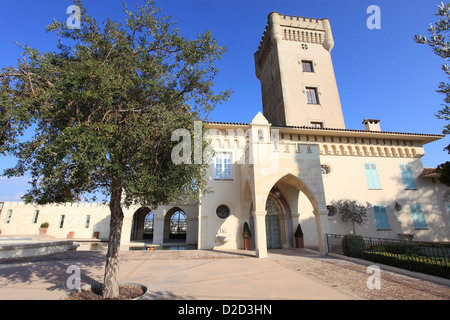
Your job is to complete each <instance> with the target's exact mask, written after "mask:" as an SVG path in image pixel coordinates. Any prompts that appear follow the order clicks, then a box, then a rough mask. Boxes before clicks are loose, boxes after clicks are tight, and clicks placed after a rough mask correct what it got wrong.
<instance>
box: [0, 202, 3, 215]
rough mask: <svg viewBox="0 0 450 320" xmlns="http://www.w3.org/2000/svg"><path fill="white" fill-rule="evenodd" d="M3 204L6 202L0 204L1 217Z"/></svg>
mask: <svg viewBox="0 0 450 320" xmlns="http://www.w3.org/2000/svg"><path fill="white" fill-rule="evenodd" d="M3 204H4V202H0V216H1V215H2V209H3Z"/></svg>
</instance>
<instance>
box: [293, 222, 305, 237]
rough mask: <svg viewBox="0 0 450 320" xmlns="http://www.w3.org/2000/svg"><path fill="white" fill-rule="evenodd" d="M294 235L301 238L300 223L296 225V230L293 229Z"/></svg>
mask: <svg viewBox="0 0 450 320" xmlns="http://www.w3.org/2000/svg"><path fill="white" fill-rule="evenodd" d="M294 237H296V238H303V231H302V227H301V226H300V223H299V224H298V226H297V230H295V234H294Z"/></svg>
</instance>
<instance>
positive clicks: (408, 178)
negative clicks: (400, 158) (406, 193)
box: [399, 164, 417, 189]
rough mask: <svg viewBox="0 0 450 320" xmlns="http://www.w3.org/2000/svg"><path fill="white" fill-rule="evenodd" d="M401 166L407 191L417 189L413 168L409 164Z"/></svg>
mask: <svg viewBox="0 0 450 320" xmlns="http://www.w3.org/2000/svg"><path fill="white" fill-rule="evenodd" d="M399 166H400V171H401V173H402V179H403V185H404V186H405V189H417V187H416V183H415V181H414V176H413V174H412V170H411V166H410V165H409V164H400V165H399Z"/></svg>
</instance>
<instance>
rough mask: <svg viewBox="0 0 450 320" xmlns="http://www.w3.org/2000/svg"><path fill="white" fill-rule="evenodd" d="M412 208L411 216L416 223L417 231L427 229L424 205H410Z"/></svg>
mask: <svg viewBox="0 0 450 320" xmlns="http://www.w3.org/2000/svg"><path fill="white" fill-rule="evenodd" d="M409 207H410V208H411V215H412V218H413V222H414V228H416V229H427V228H428V226H427V223H426V222H425V217H424V215H423V211H422V205H420V204H411V205H409Z"/></svg>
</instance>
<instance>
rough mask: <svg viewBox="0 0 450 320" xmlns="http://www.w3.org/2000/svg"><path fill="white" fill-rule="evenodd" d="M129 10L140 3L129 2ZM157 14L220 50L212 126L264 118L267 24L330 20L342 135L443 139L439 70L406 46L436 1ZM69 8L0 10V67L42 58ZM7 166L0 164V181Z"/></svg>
mask: <svg viewBox="0 0 450 320" xmlns="http://www.w3.org/2000/svg"><path fill="white" fill-rule="evenodd" d="M122 2H123V1H117V0H85V1H84V5H85V7H86V8H87V10H88V12H89V14H90V15H91V16H93V17H94V18H96V19H97V21H104V20H105V19H106V17H107V16H108V15H110V16H111V17H112V18H113V19H117V20H120V19H122V18H123V17H124V14H123V12H122V8H123V6H122ZM126 2H127V3H128V7H129V8H133V7H134V4H135V3H141V1H138V0H127V1H126ZM156 3H157V5H158V6H159V7H161V8H162V9H163V12H164V13H166V14H168V15H171V16H172V18H173V19H174V20H176V21H178V24H177V27H178V28H180V30H181V33H182V34H183V35H185V36H187V37H194V36H195V35H196V34H198V33H202V32H204V31H205V30H211V31H212V34H213V36H214V37H215V38H216V39H217V41H218V43H219V44H220V45H222V46H225V47H226V48H227V52H226V53H225V54H224V56H223V58H222V60H221V61H219V62H218V64H217V67H218V68H219V69H220V73H219V75H218V76H217V78H216V87H217V90H222V89H228V88H231V89H232V90H233V94H232V96H231V98H230V100H229V101H228V102H226V103H224V104H222V105H219V106H218V107H217V108H216V109H215V110H214V111H213V113H212V114H211V119H212V120H214V121H226V122H250V121H251V120H252V119H253V117H254V116H255V115H256V114H257V113H258V111H262V102H261V89H260V84H259V81H258V79H257V78H256V76H255V69H254V60H253V54H254V53H255V51H256V49H257V47H258V44H259V41H260V39H261V36H262V33H263V31H264V27H265V25H266V23H267V16H268V14H269V13H270V12H272V11H277V12H279V13H282V14H287V15H293V16H301V17H309V18H318V19H321V18H328V19H330V21H331V28H332V32H333V36H334V40H335V46H334V49H333V51H332V52H331V54H332V58H333V63H334V68H335V74H336V80H337V83H338V88H339V93H340V98H341V104H342V108H343V112H344V118H345V123H346V127H347V128H348V129H363V128H364V125H363V124H362V123H361V122H362V120H363V119H364V118H375V119H380V120H381V122H380V124H381V129H382V130H383V131H396V132H414V133H432V134H440V133H441V131H442V128H443V126H444V124H445V122H444V121H443V120H439V119H437V118H436V117H435V116H434V114H436V113H437V111H438V110H439V109H440V108H441V103H442V101H443V96H442V95H440V94H438V93H436V89H437V86H438V84H439V82H441V81H447V79H446V78H445V75H444V72H443V71H442V70H441V65H442V64H443V60H442V59H441V58H439V57H437V56H436V55H434V54H433V53H432V51H431V48H429V47H428V46H425V45H418V44H416V43H415V42H414V41H413V40H412V37H413V35H414V34H416V33H421V34H426V29H427V28H428V27H429V24H430V22H434V21H436V17H435V16H434V14H435V13H436V11H437V5H438V4H439V3H440V1H437V0H436V1H434V0H390V1H384V0H370V1H367V0H314V1H311V0H308V1H305V0H277V1H274V0H240V1H237V0H228V1H225V0H220V1H219V0H208V1H206V0H156ZM71 4H73V2H72V1H70V0H67V1H66V0H16V1H2V4H1V7H0V30H2V32H0V66H10V65H14V64H16V61H17V59H18V58H20V54H21V49H20V48H19V47H18V46H17V45H16V44H14V43H13V41H17V42H19V43H22V44H28V45H30V46H33V47H36V48H37V49H39V50H40V51H52V50H55V49H56V40H57V39H56V37H55V35H53V34H48V33H46V32H45V26H46V25H48V24H50V23H51V22H52V21H53V19H57V20H59V21H66V20H67V17H68V16H67V15H66V9H67V7H68V6H69V5H71ZM370 5H377V6H379V7H380V10H381V29H379V30H377V29H375V30H370V29H368V28H367V26H366V21H367V19H368V18H369V17H370V14H367V13H366V10H367V8H368V7H369V6H370ZM448 142H449V141H448V138H444V139H442V140H441V141H437V142H434V143H431V144H428V145H426V146H425V151H426V155H425V156H424V157H423V158H422V161H423V164H424V166H425V167H435V166H437V165H438V164H440V163H442V162H445V161H447V160H448V159H449V156H448V154H447V153H446V152H444V151H443V148H444V147H445V146H446V145H448ZM13 164H14V159H11V158H7V157H0V171H3V169H5V168H8V167H10V166H12V165H13ZM26 180H27V179H26V178H20V179H9V180H8V179H6V178H3V177H0V200H6V201H9V200H19V196H20V194H21V193H23V192H24V191H25V190H26V188H27V183H26Z"/></svg>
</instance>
